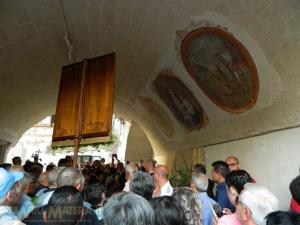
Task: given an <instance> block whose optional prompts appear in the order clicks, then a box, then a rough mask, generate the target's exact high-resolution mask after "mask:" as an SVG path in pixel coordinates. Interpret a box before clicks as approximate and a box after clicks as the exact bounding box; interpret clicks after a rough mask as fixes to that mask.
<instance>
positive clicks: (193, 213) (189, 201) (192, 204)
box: [172, 187, 203, 225]
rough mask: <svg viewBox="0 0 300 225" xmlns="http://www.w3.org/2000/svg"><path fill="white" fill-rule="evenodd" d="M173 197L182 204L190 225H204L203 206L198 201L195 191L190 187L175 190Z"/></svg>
mask: <svg viewBox="0 0 300 225" xmlns="http://www.w3.org/2000/svg"><path fill="white" fill-rule="evenodd" d="M172 196H173V197H174V198H175V199H176V200H177V201H178V202H180V205H181V207H182V208H183V211H184V214H185V216H186V219H187V223H188V225H202V224H203V215H202V213H201V211H202V210H201V209H202V204H201V203H200V202H199V201H198V200H197V198H196V197H195V195H194V193H193V191H192V190H191V189H190V188H188V187H178V188H175V189H174V192H173V194H172Z"/></svg>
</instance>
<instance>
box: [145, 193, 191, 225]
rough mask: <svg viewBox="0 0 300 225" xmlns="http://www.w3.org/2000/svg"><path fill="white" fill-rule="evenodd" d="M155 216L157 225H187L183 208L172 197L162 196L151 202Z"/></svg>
mask: <svg viewBox="0 0 300 225" xmlns="http://www.w3.org/2000/svg"><path fill="white" fill-rule="evenodd" d="M150 205H151V206H152V208H153V210H154V214H155V225H187V220H186V217H185V215H184V211H183V208H182V207H181V205H180V203H179V202H178V201H177V200H176V199H175V198H174V197H171V196H162V197H158V198H153V199H151V200H150Z"/></svg>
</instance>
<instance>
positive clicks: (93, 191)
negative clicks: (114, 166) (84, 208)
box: [82, 182, 106, 209]
mask: <svg viewBox="0 0 300 225" xmlns="http://www.w3.org/2000/svg"><path fill="white" fill-rule="evenodd" d="M82 192H83V196H84V199H85V200H86V201H87V202H88V203H90V204H91V205H92V208H94V209H96V208H99V207H101V206H103V204H104V201H105V200H106V197H105V187H104V185H103V184H102V183H100V182H96V183H92V184H88V185H86V186H85V187H84V189H83V191H82Z"/></svg>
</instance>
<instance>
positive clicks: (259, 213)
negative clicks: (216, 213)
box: [236, 183, 279, 225]
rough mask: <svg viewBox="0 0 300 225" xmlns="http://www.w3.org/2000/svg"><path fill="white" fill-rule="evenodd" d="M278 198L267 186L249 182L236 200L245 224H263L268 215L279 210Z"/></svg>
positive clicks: (239, 217) (241, 220)
mask: <svg viewBox="0 0 300 225" xmlns="http://www.w3.org/2000/svg"><path fill="white" fill-rule="evenodd" d="M278 205H279V204H278V199H277V198H276V196H275V195H274V194H273V193H272V192H271V191H270V190H269V189H267V188H266V187H264V186H261V185H259V184H252V183H247V184H245V185H244V190H243V191H242V192H241V194H240V195H239V197H238V198H237V201H236V209H237V210H236V211H237V217H238V219H239V221H240V222H241V223H242V224H243V225H252V224H255V225H261V224H262V223H263V220H264V218H265V216H266V215H268V214H269V213H270V212H273V211H276V210H278Z"/></svg>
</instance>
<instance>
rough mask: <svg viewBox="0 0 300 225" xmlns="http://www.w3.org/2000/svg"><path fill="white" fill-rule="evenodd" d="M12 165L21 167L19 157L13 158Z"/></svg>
mask: <svg viewBox="0 0 300 225" xmlns="http://www.w3.org/2000/svg"><path fill="white" fill-rule="evenodd" d="M12 163H13V165H14V166H21V164H22V160H21V157H20V156H16V157H13V159H12Z"/></svg>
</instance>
